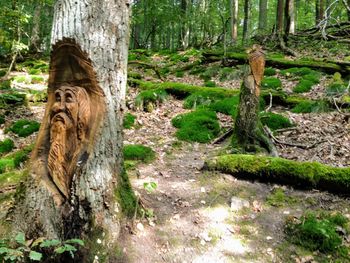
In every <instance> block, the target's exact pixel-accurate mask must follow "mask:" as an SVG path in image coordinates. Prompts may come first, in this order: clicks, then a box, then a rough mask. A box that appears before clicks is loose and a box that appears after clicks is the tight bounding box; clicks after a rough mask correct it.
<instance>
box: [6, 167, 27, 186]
mask: <svg viewBox="0 0 350 263" xmlns="http://www.w3.org/2000/svg"><path fill="white" fill-rule="evenodd" d="M27 175H28V172H27V171H26V170H24V171H12V172H7V173H2V174H0V186H1V187H6V186H7V185H14V184H18V183H19V182H21V181H23V179H24V178H25V177H26V176H27Z"/></svg>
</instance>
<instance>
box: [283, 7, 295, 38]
mask: <svg viewBox="0 0 350 263" xmlns="http://www.w3.org/2000/svg"><path fill="white" fill-rule="evenodd" d="M284 10H285V36H287V37H288V35H289V34H292V35H294V34H295V13H294V0H286V5H285V9H284Z"/></svg>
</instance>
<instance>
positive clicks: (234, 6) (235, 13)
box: [231, 0, 238, 44]
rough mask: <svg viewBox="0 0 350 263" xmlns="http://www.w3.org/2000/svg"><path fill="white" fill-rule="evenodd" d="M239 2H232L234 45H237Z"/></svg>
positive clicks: (235, 0)
mask: <svg viewBox="0 0 350 263" xmlns="http://www.w3.org/2000/svg"><path fill="white" fill-rule="evenodd" d="M237 21H238V0H231V37H232V43H234V44H235V43H237V36H238V34H237V32H238V31H237V23H238V22H237Z"/></svg>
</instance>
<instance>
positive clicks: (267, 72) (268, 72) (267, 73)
mask: <svg viewBox="0 0 350 263" xmlns="http://www.w3.org/2000/svg"><path fill="white" fill-rule="evenodd" d="M264 75H265V76H274V75H276V69H274V68H271V67H268V68H265V71H264Z"/></svg>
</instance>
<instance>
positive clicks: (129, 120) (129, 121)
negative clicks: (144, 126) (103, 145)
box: [123, 112, 136, 129]
mask: <svg viewBox="0 0 350 263" xmlns="http://www.w3.org/2000/svg"><path fill="white" fill-rule="evenodd" d="M135 120H136V116H135V115H132V114H131V113H129V112H128V113H126V114H125V115H124V118H123V127H124V128H125V129H131V127H132V126H134V123H135Z"/></svg>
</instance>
